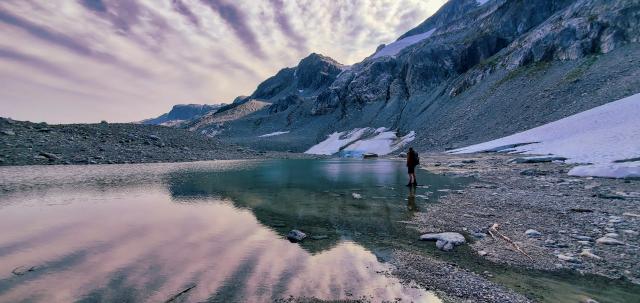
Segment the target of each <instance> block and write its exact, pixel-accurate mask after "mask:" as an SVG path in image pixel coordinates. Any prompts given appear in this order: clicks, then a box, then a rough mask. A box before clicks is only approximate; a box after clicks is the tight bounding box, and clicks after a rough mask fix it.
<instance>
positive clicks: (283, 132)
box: [258, 130, 289, 138]
mask: <svg viewBox="0 0 640 303" xmlns="http://www.w3.org/2000/svg"><path fill="white" fill-rule="evenodd" d="M288 133H289V131H288V130H287V131H281V132H273V133H268V134H264V135H261V136H258V137H259V138H266V137H273V136H279V135H284V134H288Z"/></svg>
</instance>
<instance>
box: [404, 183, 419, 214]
mask: <svg viewBox="0 0 640 303" xmlns="http://www.w3.org/2000/svg"><path fill="white" fill-rule="evenodd" d="M407 209H409V211H418V205H416V188H415V187H413V186H411V187H409V196H408V197H407Z"/></svg>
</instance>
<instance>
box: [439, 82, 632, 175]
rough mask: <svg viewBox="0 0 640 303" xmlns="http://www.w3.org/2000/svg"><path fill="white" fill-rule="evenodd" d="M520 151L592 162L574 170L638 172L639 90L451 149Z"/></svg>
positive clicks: (588, 171) (457, 151)
mask: <svg viewBox="0 0 640 303" xmlns="http://www.w3.org/2000/svg"><path fill="white" fill-rule="evenodd" d="M488 151H499V152H521V153H525V154H538V155H547V154H549V155H556V156H562V157H566V158H568V160H567V161H569V162H571V163H585V164H593V165H586V166H578V167H575V168H573V169H572V170H571V171H569V175H574V176H597V177H610V178H624V177H640V161H639V160H636V161H629V162H622V163H614V162H616V161H617V162H620V161H623V160H629V159H633V158H638V157H640V94H636V95H633V96H630V97H627V98H624V99H621V100H618V101H614V102H611V103H608V104H605V105H602V106H598V107H596V108H593V109H590V110H587V111H584V112H581V113H578V114H575V115H573V116H569V117H566V118H564V119H560V120H558V121H555V122H551V123H548V124H545V125H542V126H539V127H536V128H532V129H530V130H527V131H524V132H521V133H517V134H514V135H511V136H507V137H504V138H500V139H496V140H493V141H489V142H485V143H480V144H476V145H472V146H468V147H464V148H460V149H457V150H453V151H451V153H458V154H460V153H475V152H488Z"/></svg>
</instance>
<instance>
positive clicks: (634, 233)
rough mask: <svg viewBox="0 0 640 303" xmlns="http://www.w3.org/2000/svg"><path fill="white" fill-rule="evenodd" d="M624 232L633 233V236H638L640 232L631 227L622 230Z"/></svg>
mask: <svg viewBox="0 0 640 303" xmlns="http://www.w3.org/2000/svg"><path fill="white" fill-rule="evenodd" d="M622 232H623V233H625V234H627V235H632V236H637V235H638V232H637V231H635V230H631V229H625V230H623V231H622Z"/></svg>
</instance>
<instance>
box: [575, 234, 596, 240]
mask: <svg viewBox="0 0 640 303" xmlns="http://www.w3.org/2000/svg"><path fill="white" fill-rule="evenodd" d="M571 237H573V238H574V239H576V240H580V241H593V238H591V237H589V236H579V235H573V236H571Z"/></svg>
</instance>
